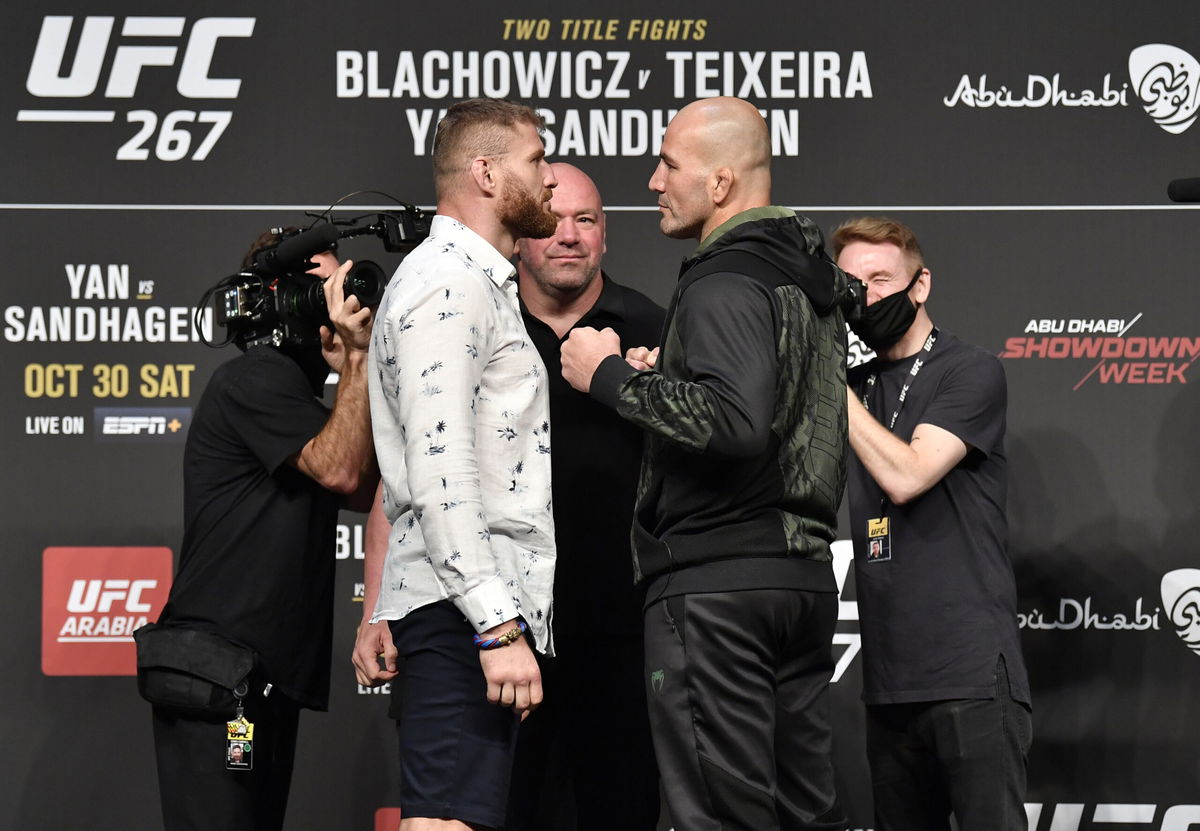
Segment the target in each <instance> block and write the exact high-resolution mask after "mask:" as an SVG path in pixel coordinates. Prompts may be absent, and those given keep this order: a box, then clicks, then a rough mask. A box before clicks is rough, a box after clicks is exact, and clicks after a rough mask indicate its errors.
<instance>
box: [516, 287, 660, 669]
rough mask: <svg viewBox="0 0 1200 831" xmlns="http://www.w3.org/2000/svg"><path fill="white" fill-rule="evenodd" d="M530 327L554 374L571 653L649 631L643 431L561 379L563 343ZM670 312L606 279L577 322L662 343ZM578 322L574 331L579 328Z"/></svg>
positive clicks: (562, 593)
mask: <svg viewBox="0 0 1200 831" xmlns="http://www.w3.org/2000/svg"><path fill="white" fill-rule="evenodd" d="M521 312H522V315H523V317H524V318H525V328H526V329H528V330H529V336H530V338H531V339H532V340H533V343H534V345H535V346H536V347H537V350H538V353H539V354H541V356H542V360H543V361H544V362H545V364H546V372H547V374H548V375H549V377H550V384H549V393H550V430H551V433H550V437H551V442H552V447H553V453H552V454H551V457H550V464H551V476H552V478H551V482H552V485H553V490H554V537H555V544H556V547H557V550H558V556H557V560H556V562H555V571H554V638H555V642H556V647H557V651H558V652H559V653H565V652H566V651H567V650H570V649H572V648H574V647H575V646H576V645H578V644H580V643H582V641H583V640H585V639H586V638H589V637H599V636H601V635H603V634H606V633H607V634H612V635H622V636H628V635H635V634H637V633H640V632H641V620H642V591H641V590H640V589H638V588H636V587H635V586H634V583H633V557H632V555H631V554H630V550H629V529H630V526H631V524H632V520H633V503H634V498H635V497H636V495H637V482H638V473H639V470H640V468H641V461H642V431H641V430H639V429H638V428H637V427H635V426H634V425H633V424H631V423H630V422H628V421H626V420H625V419H623V418H621V417H620V416H618V415H617V414H616V413H615V412H613V411H612V410H611V409H609V408H608V407H605V406H604V405H603V404H601V403H600V402H598V401H596V400H594V399H592V398H591V397H589V396H587V395H584V394H583V393H580V392H576V391H575V390H574V389H572V388H571V385H570V384H568V383H567V382H566V380H565V379H564V378H563V377H562V359H561V356H560V352H559V349H560V347H561V346H562V342H563V340H564V339H562V338H559V337H558V335H556V334H555V333H554V330H553V329H551V328H550V327H549V326H547V325H546V324H545V323H542V322H541V321H540V320H538V319H537V318H536V317H534V316H533V315H532V314H530V313H529V310H528V309H526V308H525V305H524V303H522V304H521ZM663 316H664V312H663V309H662V308H661V307H660V306H658V305H657V304H656V303H654V301H652V300H650V299H649V298H648V297H646V296H645V295H643V294H641V293H639V292H637V291H634V290H633V289H630V288H626V287H625V286H622V285H619V284H617V283H614V282H613V281H612V280H610V279H609V278H608V277H607V275H605V276H604V289H603V291H602V292H601V294H600V297H599V298H598V299H597V300H596V304H595V305H594V306H592V308H591V309H590V310H588V312H587V313H586V314H584V315H583V317H582V318H580V320H579V321H578V322H577V323H576V324H575V327H583V326H591V327H594V328H596V329H604V328H605V327H611V328H612V329H613V330H615V331H616V333H617V334H618V335H620V337H621V348H622V349H628V348H629V347H632V346H646V347H651V348H653V347H655V346H657V345H658V340H659V337H661V334H662V323H663ZM575 327H572V328H575Z"/></svg>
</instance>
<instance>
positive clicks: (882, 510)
mask: <svg viewBox="0 0 1200 831" xmlns="http://www.w3.org/2000/svg"><path fill="white" fill-rule="evenodd" d="M937 339H938V330H937V327H934V328H933V330H932V331H930V333H929V337H927V338H925V345H924V346H923V347H922V348H921V351H920V352H919V353H917V359H916V360H915V361H913V365H912V369H910V370H909V371H908V378H907V379H905V381H904V386H903V387H901V388H900V400H899V401H897V402H896V409H895V410H893V411H892V418H891V420H890V421H889V422H888V425H887V428H888V432H892V431H893V430H894V429H895V427H896V420H897V419H899V418H900V411H901V410H903V409H904V401H905V399H906V398H907V397H908V390H909V388H910V387H912V385H913V381H915V380H916V378H917V373H919V372H920V371H921V367H923V366H924V365H925V361H927V360H929V355H930V353H931V352H933V345H934V344H935V343H937ZM878 378H879V373H878V372H872V373H871V374H870V376H868V378H867V383H866V387H865V389H864V390H863V397H862V405H863V408H864V409H865V410H866V411H867V412H868V413H869V412H871V405H870V403H869V401H870V397H871V392H872V391H873V390H874V389H875V381H876V380H878ZM887 504H888V498H887V496H886V495H884V496H880V497H879V515H880V516H881V517H883V516H887Z"/></svg>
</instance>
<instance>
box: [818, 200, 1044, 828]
mask: <svg viewBox="0 0 1200 831" xmlns="http://www.w3.org/2000/svg"><path fill="white" fill-rule="evenodd" d="M833 253H834V256H835V257H836V258H837V264H838V265H839V266H840V267H841V268H842V269H843V270H845V271H846V272H848V273H850V274H853V275H854V276H856V277H858V278H859V279H861V280H862V281H863V282H865V283H866V285H867V302H868V304H869V305H868V307H867V309H866V313H865V314H864V315H863V317H862V319H861V320H860V321H858V322H856V323H855V324H852V325H853V327H854V330H855V332H856V334H858V335H859V337H861V338H862V339H863V340H864V341H865V342H866V344H867V345H868V346H870V347H871V348H872V349H874V350H875V351H876V352H877V357H876V358H875V359H874V360H872V361H869V362H868V363H866V364H865V365H860V366H858V367H855V368H854V369H852V370H850V372H849V375H848V379H847V380H848V382H849V387H850V389H849V395H848V397H849V402H848V403H849V419H850V445H851V447H852V448H853V449H854V454H853V455H852V458H851V460H850V461H851V463H850V470H849V492H850V518H851V526H852V536H853V538H854V549H855V578H856V586H857V590H858V604H859V614H860V616H861V620H862V638H863V700H864V701H865V703H866V705H867V755H868V759H869V762H870V766H871V780H872V789H873V793H874V799H875V823H876V825H875V827H876V828H877V829H879V831H895V830H896V829H914V831H916V829H921V831H925V829H931V828H935V829H948V828H949V824H948V823H949V817H950V815H951V814H953V816H954V817H955V819H956V820H957V823H958V828H959V829H961V831H983V830H985V829H1005V830H1006V831H1007V829H1014V831H1015V829H1024V828H1025V825H1026V817H1025V810H1024V799H1025V780H1026V775H1025V774H1026V762H1027V758H1028V753H1029V745H1030V742H1031V740H1032V728H1031V721H1030V696H1029V683H1028V680H1027V678H1026V674H1025V662H1024V659H1023V657H1022V655H1021V645H1020V640H1019V637H1018V630H1017V615H1016V587H1015V581H1014V579H1013V572H1012V566H1011V564H1010V563H1009V560H1008V555H1007V552H1006V550H1005V537H1006V528H1007V524H1006V520H1005V514H1004V501H1005V492H1006V488H1007V465H1006V460H1005V455H1004V430H1005V406H1006V398H1007V392H1006V385H1005V380H1004V370H1003V369H1002V368H1001V365H1000V362H999V360H998V359H997V358H996V357H995V356H994V355H991V354H990V353H988V352H986V351H984V350H982V349H979V348H978V347H974V346H971V345H968V344H965V343H963V342H962V341H960V340H958V339H957V338H956V337H954V335H952V334H950V333H949V332H945V331H942V330H939V329H937V328H936V327H935V326H934V325H933V321H932V320H930V318H929V313H928V310H927V308H926V305H925V303H926V301H927V300H928V298H929V292H930V273H929V269H927V268H926V267H925V264H924V260H923V257H922V254H921V249H920V246H919V244H918V243H917V239H916V237H915V236H914V235H913V232H912V231H911V230H910V229H909V228H907V227H905V226H904V225H902V224H900V223H898V222H895V221H893V220H890V219H885V218H879V217H865V218H862V219H856V220H851V221H850V222H847V223H844V224H843V225H842V226H841V227H839V228H838V229H837V231H835V232H834V234H833ZM855 457H856V458H855Z"/></svg>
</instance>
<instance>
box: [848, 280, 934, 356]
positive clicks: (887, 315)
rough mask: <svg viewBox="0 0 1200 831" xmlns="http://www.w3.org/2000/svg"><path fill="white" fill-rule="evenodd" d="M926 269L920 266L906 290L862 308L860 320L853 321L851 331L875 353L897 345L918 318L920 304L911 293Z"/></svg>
mask: <svg viewBox="0 0 1200 831" xmlns="http://www.w3.org/2000/svg"><path fill="white" fill-rule="evenodd" d="M923 270H924V269H921V268H918V269H917V273H916V274H914V275H913V278H912V280H910V281H909V283H908V285H907V286H905V287H904V290H903V291H898V292H896V293H894V294H889V295H888V296H887V297H885V298H883V299H882V300H877V301H875V302H874V303H872V304H871V305H870V306H867V307H866V308H865V309H863V311H862V315H861V316H860V317H859V319H858V320H856V321H854V322H852V323H851V324H850V329H851V331H853V332H854V334H856V335H858V337H859V338H860V339H861V340H862V342H863V343H865V344H866V345H867V346H869V347H871V349H873V350H875V351H876V352H882V351H883V350H885V349H889V348H891V347H892V346H895V345H896V343H897V342H898V341H899V340H900V338H902V337H904V334H905V332H907V331H908V330H909V327H910V326H912V325H913V321H914V320H916V319H917V307H916V305H915V304H914V303H913V302H912V300H911V299H910V298H909V296H908V293H909V291H911V290H912V287H913V286H915V285H916V284H917V280H919V279H920V278H921V272H922V271H923Z"/></svg>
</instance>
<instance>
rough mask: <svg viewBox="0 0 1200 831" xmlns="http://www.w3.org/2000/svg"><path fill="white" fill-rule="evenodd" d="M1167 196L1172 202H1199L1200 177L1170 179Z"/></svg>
mask: <svg viewBox="0 0 1200 831" xmlns="http://www.w3.org/2000/svg"><path fill="white" fill-rule="evenodd" d="M1167 196H1168V197H1169V198H1170V199H1171V201H1172V202H1200V177H1193V178H1191V179H1174V180H1172V181H1171V184H1169V185H1167Z"/></svg>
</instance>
